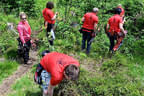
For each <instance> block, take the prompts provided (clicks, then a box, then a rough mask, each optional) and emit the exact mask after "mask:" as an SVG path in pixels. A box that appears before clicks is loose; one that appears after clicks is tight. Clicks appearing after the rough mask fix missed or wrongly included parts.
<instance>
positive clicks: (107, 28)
mask: <svg viewBox="0 0 144 96" xmlns="http://www.w3.org/2000/svg"><path fill="white" fill-rule="evenodd" d="M109 27H110V26H109V24H108V23H107V26H106V32H108V30H109Z"/></svg>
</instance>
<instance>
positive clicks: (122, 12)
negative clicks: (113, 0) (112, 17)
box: [117, 4, 125, 24]
mask: <svg viewBox="0 0 144 96" xmlns="http://www.w3.org/2000/svg"><path fill="white" fill-rule="evenodd" d="M117 8H120V9H121V13H120V16H121V17H122V18H123V24H124V22H125V18H124V16H125V10H124V9H123V8H122V5H121V4H118V6H117Z"/></svg>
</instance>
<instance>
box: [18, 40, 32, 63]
mask: <svg viewBox="0 0 144 96" xmlns="http://www.w3.org/2000/svg"><path fill="white" fill-rule="evenodd" d="M18 42H19V44H18V54H19V55H20V56H22V57H23V59H24V63H27V62H28V60H29V51H30V47H31V42H30V40H29V41H27V42H26V45H27V46H26V47H24V46H23V43H22V42H21V40H20V39H19V40H18Z"/></svg>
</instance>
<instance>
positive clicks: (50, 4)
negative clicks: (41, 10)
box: [46, 1, 54, 9]
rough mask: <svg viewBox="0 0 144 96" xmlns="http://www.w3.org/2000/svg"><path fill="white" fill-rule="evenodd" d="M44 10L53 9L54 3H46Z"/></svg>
mask: <svg viewBox="0 0 144 96" xmlns="http://www.w3.org/2000/svg"><path fill="white" fill-rule="evenodd" d="M46 8H49V9H53V8H54V3H53V2H51V1H49V2H47V4H46Z"/></svg>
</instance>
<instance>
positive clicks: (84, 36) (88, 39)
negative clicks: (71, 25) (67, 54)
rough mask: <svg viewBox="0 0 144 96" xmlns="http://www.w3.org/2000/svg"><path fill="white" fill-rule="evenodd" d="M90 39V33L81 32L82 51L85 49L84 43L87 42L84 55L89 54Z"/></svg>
mask: <svg viewBox="0 0 144 96" xmlns="http://www.w3.org/2000/svg"><path fill="white" fill-rule="evenodd" d="M91 39H92V36H91V32H85V31H84V32H83V36H82V50H83V49H85V45H86V41H87V48H86V53H89V52H90V46H91V42H90V40H91Z"/></svg>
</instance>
